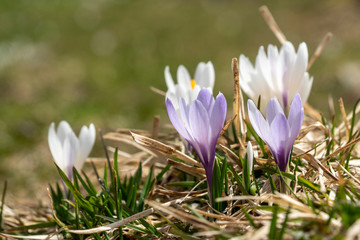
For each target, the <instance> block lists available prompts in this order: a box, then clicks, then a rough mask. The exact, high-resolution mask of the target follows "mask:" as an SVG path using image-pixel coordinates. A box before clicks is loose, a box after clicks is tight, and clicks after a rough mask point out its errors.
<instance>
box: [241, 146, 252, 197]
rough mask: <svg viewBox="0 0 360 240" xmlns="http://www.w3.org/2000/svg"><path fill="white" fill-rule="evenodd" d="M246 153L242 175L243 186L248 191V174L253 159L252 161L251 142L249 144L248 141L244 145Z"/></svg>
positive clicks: (250, 171)
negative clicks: (245, 145)
mask: <svg viewBox="0 0 360 240" xmlns="http://www.w3.org/2000/svg"><path fill="white" fill-rule="evenodd" d="M246 155H247V156H246V157H247V164H245V163H246V162H244V165H243V172H242V177H243V186H244V188H245V189H246V190H247V191H250V176H251V174H252V169H253V161H254V152H253V149H252V144H251V142H250V141H249V142H248V145H247V147H246ZM245 159H246V158H245ZM246 165H247V166H246Z"/></svg>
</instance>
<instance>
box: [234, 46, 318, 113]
mask: <svg viewBox="0 0 360 240" xmlns="http://www.w3.org/2000/svg"><path fill="white" fill-rule="evenodd" d="M307 65H308V49H307V46H306V44H305V43H301V44H300V45H299V48H298V51H297V52H296V51H295V48H294V46H293V45H292V43H290V42H285V43H284V44H283V46H282V47H281V49H280V52H279V50H278V48H277V47H276V46H273V45H269V46H268V49H267V55H266V53H265V50H264V47H263V46H261V47H260V49H259V52H258V55H257V57H256V63H255V67H253V65H252V64H251V62H250V61H249V59H248V58H247V57H245V56H244V55H241V56H240V59H239V70H240V86H241V88H242V89H243V91H244V92H245V93H246V94H247V95H248V97H250V98H251V99H252V100H253V101H254V102H257V101H258V99H259V96H261V106H260V109H261V112H262V113H265V112H266V105H267V103H268V102H269V100H270V98H273V97H276V98H277V99H278V100H279V102H280V104H281V106H282V107H283V108H284V109H285V111H286V112H287V110H288V108H289V106H290V103H291V101H292V100H293V98H294V96H295V94H296V93H299V94H300V97H301V100H302V101H303V103H305V102H306V101H307V99H308V97H309V94H310V90H311V86H312V82H313V77H310V76H309V73H308V72H306V68H307Z"/></svg>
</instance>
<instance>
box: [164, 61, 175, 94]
mask: <svg viewBox="0 0 360 240" xmlns="http://www.w3.org/2000/svg"><path fill="white" fill-rule="evenodd" d="M164 75H165V82H166V86H167V88H168V89H169V90H171V91H173V90H174V89H175V84H174V80H173V78H172V77H171V74H170V67H169V66H166V67H165V70H164Z"/></svg>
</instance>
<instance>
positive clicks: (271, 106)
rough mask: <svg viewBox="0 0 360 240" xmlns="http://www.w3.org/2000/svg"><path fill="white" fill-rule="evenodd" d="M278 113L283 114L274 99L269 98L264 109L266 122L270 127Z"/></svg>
mask: <svg viewBox="0 0 360 240" xmlns="http://www.w3.org/2000/svg"><path fill="white" fill-rule="evenodd" d="M278 113H283V114H284V110H283V109H282V107H281V105H280V103H279V101H278V100H277V99H276V98H271V99H270V101H269V102H268V104H267V107H266V120H267V121H268V123H269V124H270V125H271V122H272V121H273V120H274V118H275V116H276V114H278Z"/></svg>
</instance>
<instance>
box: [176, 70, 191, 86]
mask: <svg viewBox="0 0 360 240" xmlns="http://www.w3.org/2000/svg"><path fill="white" fill-rule="evenodd" d="M177 80H178V83H179V85H180V86H182V87H183V88H185V89H191V83H190V81H191V77H190V74H189V72H188V70H187V69H186V68H185V67H184V66H183V65H180V66H179V67H178V70H177Z"/></svg>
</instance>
